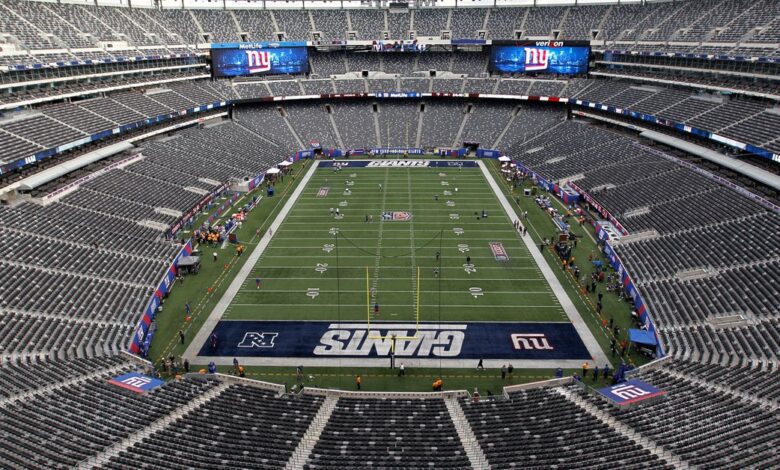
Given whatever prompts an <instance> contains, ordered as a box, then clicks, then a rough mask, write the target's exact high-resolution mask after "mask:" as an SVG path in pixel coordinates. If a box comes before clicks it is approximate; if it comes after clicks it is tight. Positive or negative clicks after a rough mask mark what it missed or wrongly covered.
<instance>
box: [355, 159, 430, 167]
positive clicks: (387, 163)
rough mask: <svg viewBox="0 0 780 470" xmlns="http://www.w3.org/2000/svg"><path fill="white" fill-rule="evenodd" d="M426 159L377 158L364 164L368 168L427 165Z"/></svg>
mask: <svg viewBox="0 0 780 470" xmlns="http://www.w3.org/2000/svg"><path fill="white" fill-rule="evenodd" d="M429 163H430V162H429V161H428V160H379V161H372V162H369V163H368V165H366V166H367V167H369V168H374V167H378V168H388V167H389V168H397V167H398V168H408V167H427V166H429Z"/></svg>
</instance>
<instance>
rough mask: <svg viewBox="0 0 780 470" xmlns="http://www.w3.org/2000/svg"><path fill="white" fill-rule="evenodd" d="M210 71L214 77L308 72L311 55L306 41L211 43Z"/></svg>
mask: <svg viewBox="0 0 780 470" xmlns="http://www.w3.org/2000/svg"><path fill="white" fill-rule="evenodd" d="M211 69H212V74H213V75H214V76H215V77H238V76H245V75H264V74H298V73H306V72H308V71H309V53H308V50H307V49H306V43H305V42H270V43H267V42H259V43H220V44H212V45H211Z"/></svg>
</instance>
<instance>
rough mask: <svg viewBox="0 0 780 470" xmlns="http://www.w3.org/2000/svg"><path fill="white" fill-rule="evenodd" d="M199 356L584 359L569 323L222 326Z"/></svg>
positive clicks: (249, 323) (585, 353)
mask: <svg viewBox="0 0 780 470" xmlns="http://www.w3.org/2000/svg"><path fill="white" fill-rule="evenodd" d="M213 333H214V334H216V335H217V338H218V340H217V346H216V348H214V347H212V345H211V342H210V341H206V343H205V344H204V345H203V346H202V347H201V349H200V352H199V354H198V355H199V356H230V357H234V356H235V357H269V358H381V357H388V356H389V355H390V350H391V347H392V339H391V337H392V336H393V335H395V336H396V338H397V340H396V345H395V347H396V349H395V355H396V357H398V358H404V357H406V358H417V359H477V360H478V359H518V360H520V359H535V360H538V359H556V360H560V359H578V360H579V359H586V360H590V359H591V356H590V354H589V353H588V351H587V349H586V348H585V345H584V344H583V343H582V340H580V337H579V336H578V335H577V332H576V331H575V329H574V327H573V326H572V325H571V324H570V323H493V322H473V323H421V324H419V325H416V324H414V323H389V322H388V323H385V322H380V323H372V324H371V327H370V329H368V327H367V325H366V323H360V322H357V323H336V322H316V321H308V322H289V321H231V320H223V321H220V322H219V323H218V324H217V326H216V328H215V329H214V331H213Z"/></svg>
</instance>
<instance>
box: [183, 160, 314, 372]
mask: <svg viewBox="0 0 780 470" xmlns="http://www.w3.org/2000/svg"><path fill="white" fill-rule="evenodd" d="M318 166H319V162H318V161H315V162H313V164H312V165H311V166H310V167H309V170H308V171H307V172H306V174H305V175H304V176H303V179H301V181H300V182H299V183H298V186H297V187H296V188H295V191H293V193H292V195H290V199H288V200H287V202H286V203H285V204H284V207H282V210H281V211H279V214H277V215H276V218H275V219H274V221H273V222H271V226H270V227H269V230H266V232H265V233H264V234H263V237H262V238H261V239H260V241H259V242H258V243H257V245H256V246H255V248H254V250H252V253H250V254H249V258H248V259H247V260H246V262H245V263H244V265H243V266H242V267H241V270H240V271H239V272H238V274H237V275H236V277H235V278H233V282H231V283H230V286H228V288H227V290H226V291H225V293H224V294H223V295H222V298H220V299H219V302H217V305H216V306H215V307H214V310H212V311H211V313H210V314H209V316H208V318H206V321H205V322H204V323H203V326H201V327H200V330H198V334H197V335H195V337H194V338H193V339H192V341H191V342H190V345H189V346H188V347H187V350H186V351H185V352H184V357H186V358H188V359H190V362H196V359H197V357H198V351H199V350H200V348H201V347H202V346H203V345H204V344H206V340H207V339H208V338H209V335H210V334H211V332H212V331H213V330H214V327H216V326H217V323H218V322H219V320H221V319H222V315H224V314H225V311H226V310H227V308H228V307H229V306H230V304H231V303H232V302H233V299H235V297H236V295H237V294H238V291H239V290H241V286H242V285H244V281H246V280H247V278H248V277H249V274H250V273H251V272H252V270H253V269H254V268H255V265H256V264H257V261H258V260H259V259H260V257H261V256H262V255H263V252H265V250H266V248H268V245H269V244H270V243H271V239H272V238H273V234H274V233H276V232H278V231H279V227H280V226H281V225H282V222H284V219H285V218H287V214H289V213H290V211H291V210H292V208H293V206H295V203H296V202H297V201H298V198H299V197H300V196H301V194H302V193H303V191H304V190H305V189H306V186H307V185H308V183H309V180H310V179H311V177H312V176H313V175H314V173H315V172H316V171H317V167H318Z"/></svg>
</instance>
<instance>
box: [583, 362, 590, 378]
mask: <svg viewBox="0 0 780 470" xmlns="http://www.w3.org/2000/svg"><path fill="white" fill-rule="evenodd" d="M589 367H590V364H588V361H585V362H583V363H582V378H583V379H584V378H585V377H587V376H588V368H589Z"/></svg>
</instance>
